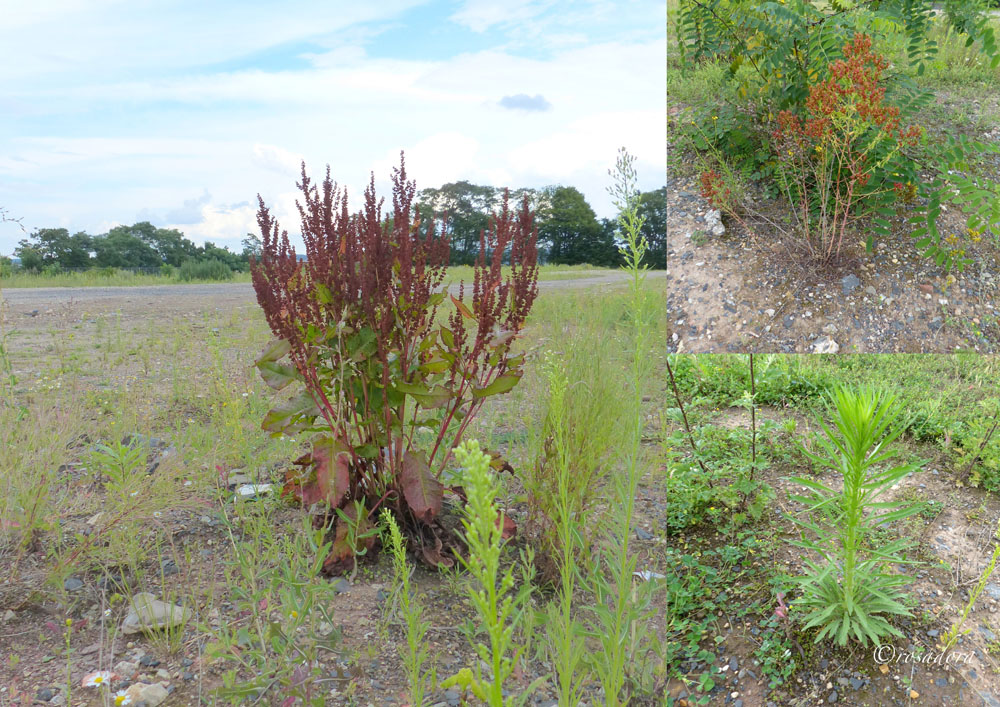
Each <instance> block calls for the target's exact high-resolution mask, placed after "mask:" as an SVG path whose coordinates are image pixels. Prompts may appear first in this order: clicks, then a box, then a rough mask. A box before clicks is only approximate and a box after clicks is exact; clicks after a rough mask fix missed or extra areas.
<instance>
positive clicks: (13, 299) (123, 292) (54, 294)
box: [2, 270, 666, 314]
mask: <svg viewBox="0 0 1000 707" xmlns="http://www.w3.org/2000/svg"><path fill="white" fill-rule="evenodd" d="M626 277H627V276H626V275H625V273H611V274H607V275H599V276H593V277H579V278H573V279H568V280H546V281H543V282H539V283H538V289H539V290H540V291H542V292H544V291H546V290H562V289H575V288H580V287H600V286H603V285H613V284H617V283H621V282H624V280H625V279H626ZM649 277H650V278H652V279H665V278H666V272H665V271H663V270H657V271H652V272H650V273H649ZM467 287H468V285H467ZM449 289H450V290H451V291H452V292H455V293H456V294H457V292H458V287H457V286H452V287H451V288H449ZM2 295H3V299H4V300H5V301H6V303H7V305H8V306H9V307H10V309H11V310H12V311H13V312H15V313H23V314H27V313H30V312H32V311H33V310H36V309H37V310H39V313H42V312H44V311H45V310H46V309H52V308H56V307H60V306H65V305H69V304H84V305H88V306H94V307H95V308H97V309H101V310H115V309H119V308H122V309H132V308H137V307H144V306H153V307H156V308H165V309H169V308H174V309H176V308H178V307H179V308H181V309H184V308H187V307H188V306H195V307H197V308H202V307H204V306H205V305H206V304H215V306H223V305H241V304H252V303H255V297H254V291H253V286H252V285H250V284H249V283H245V282H242V283H225V284H217V285H216V284H212V285H150V286H140V287H35V288H13V289H9V290H3V292H2Z"/></svg>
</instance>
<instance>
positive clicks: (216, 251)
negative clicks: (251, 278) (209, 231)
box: [198, 241, 246, 271]
mask: <svg viewBox="0 0 1000 707" xmlns="http://www.w3.org/2000/svg"><path fill="white" fill-rule="evenodd" d="M198 260H201V261H206V260H218V261H219V262H222V263H225V264H226V265H228V266H229V269H230V270H240V271H242V270H244V269H245V268H246V261H245V260H244V259H243V258H242V257H240V255H239V254H238V253H234V252H233V251H231V250H229V248H226V247H222V248H220V247H219V246H217V245H215V244H214V243H212V242H211V241H205V245H204V246H202V247H201V248H200V249H199V253H198Z"/></svg>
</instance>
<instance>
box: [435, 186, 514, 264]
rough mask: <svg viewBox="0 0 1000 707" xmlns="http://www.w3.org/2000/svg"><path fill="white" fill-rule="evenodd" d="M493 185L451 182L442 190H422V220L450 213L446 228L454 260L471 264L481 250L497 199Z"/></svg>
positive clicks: (452, 259) (452, 260)
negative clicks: (481, 243) (483, 235)
mask: <svg viewBox="0 0 1000 707" xmlns="http://www.w3.org/2000/svg"><path fill="white" fill-rule="evenodd" d="M496 197H497V190H496V188H494V187H489V186H480V185H478V184H471V183H469V182H465V181H462V182H452V183H449V184H445V185H444V186H442V187H441V188H440V189H421V190H420V193H419V194H418V195H417V209H418V210H419V213H420V220H421V222H422V223H424V224H426V223H427V222H428V220H429V219H431V218H433V217H435V216H437V217H438V218H441V217H443V216H445V215H447V221H446V222H445V229H446V232H447V233H448V237H449V239H450V240H451V263H452V264H454V265H469V264H471V263H472V262H474V261H475V259H476V255H477V254H478V253H479V234H480V233H481V232H482V231H484V230H485V229H487V228H489V223H490V212H491V210H492V208H493V205H494V203H495V201H496Z"/></svg>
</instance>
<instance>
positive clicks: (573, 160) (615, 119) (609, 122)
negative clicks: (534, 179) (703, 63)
mask: <svg viewBox="0 0 1000 707" xmlns="http://www.w3.org/2000/svg"><path fill="white" fill-rule="evenodd" d="M662 128H663V116H662V115H660V114H658V113H656V112H654V111H615V112H608V113H599V114H597V115H590V116H587V117H585V118H580V119H579V120H575V121H573V122H572V123H570V124H569V125H568V126H566V128H565V129H563V130H559V131H554V132H552V133H550V134H547V135H543V136H540V137H538V138H537V139H534V140H531V141H530V142H526V143H523V144H521V145H519V146H518V147H516V148H514V149H512V150H511V151H510V152H509V154H508V157H509V159H510V162H511V163H512V164H516V165H518V166H520V167H521V168H522V169H525V170H528V171H531V172H533V173H535V174H538V175H541V176H543V177H545V178H547V179H559V178H561V177H562V178H565V177H566V175H571V174H575V173H578V172H582V171H593V170H597V171H600V170H601V169H602V168H606V167H607V166H608V164H609V159H610V162H611V164H613V163H614V159H615V154H616V152H617V150H618V148H619V147H622V146H624V147H626V148H628V149H629V151H630V152H631V153H633V154H636V155H642V156H643V157H644V158H645V159H647V160H649V159H650V158H651V157H652V156H653V155H655V154H656V151H657V150H663V149H665V148H664V146H663V139H662V138H661V136H660V135H659V134H658V131H660V130H662ZM629 143H631V144H629Z"/></svg>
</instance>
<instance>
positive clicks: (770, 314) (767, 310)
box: [764, 309, 774, 317]
mask: <svg viewBox="0 0 1000 707" xmlns="http://www.w3.org/2000/svg"><path fill="white" fill-rule="evenodd" d="M764 314H766V315H767V316H769V317H774V310H773V309H765V310H764Z"/></svg>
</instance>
